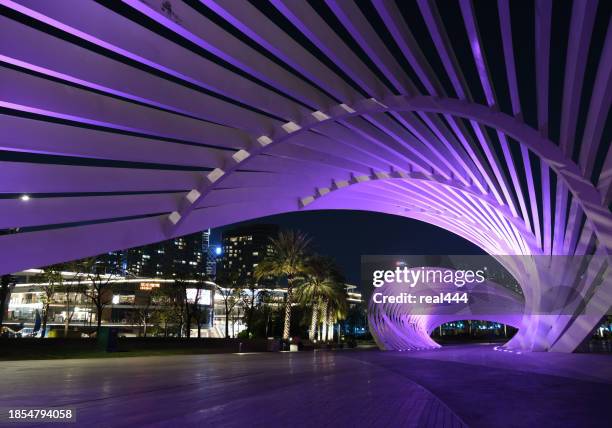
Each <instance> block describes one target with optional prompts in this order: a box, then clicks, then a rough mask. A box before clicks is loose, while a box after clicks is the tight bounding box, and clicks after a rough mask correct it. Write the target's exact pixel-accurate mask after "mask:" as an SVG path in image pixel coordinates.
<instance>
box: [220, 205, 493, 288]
mask: <svg viewBox="0 0 612 428" xmlns="http://www.w3.org/2000/svg"><path fill="white" fill-rule="evenodd" d="M261 223H266V224H278V225H279V226H280V227H281V228H286V229H297V230H301V231H302V232H305V233H307V234H308V235H309V236H310V237H311V238H312V240H313V249H314V250H315V251H316V252H318V253H320V254H325V255H328V256H332V257H334V258H335V259H336V261H337V262H338V264H339V266H340V267H341V269H342V271H343V273H344V274H345V275H346V278H347V281H348V282H349V283H352V284H359V272H360V260H361V255H365V254H442V255H444V254H484V252H483V251H482V250H481V249H480V248H479V247H477V246H475V245H474V244H472V243H470V242H468V241H466V240H465V239H463V238H461V237H459V236H457V235H455V234H453V233H451V232H448V231H446V230H443V229H440V228H439V227H436V226H433V225H430V224H427V223H423V222H421V221H418V220H413V219H409V218H405V217H399V216H393V215H388V214H379V213H373V212H365V211H349V210H334V211H308V212H295V213H288V214H280V215H275V216H270V217H263V218H260V219H256V220H252V221H247V222H243V223H236V224H233V225H229V226H225V227H222V228H217V229H214V230H213V231H212V242H213V243H219V242H220V241H221V234H222V232H223V230H227V229H231V228H234V227H236V226H238V225H241V226H242V225H248V224H261Z"/></svg>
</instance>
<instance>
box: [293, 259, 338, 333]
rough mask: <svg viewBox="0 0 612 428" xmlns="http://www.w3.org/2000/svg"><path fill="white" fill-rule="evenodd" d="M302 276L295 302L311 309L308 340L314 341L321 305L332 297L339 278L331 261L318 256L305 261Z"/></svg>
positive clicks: (336, 269)
mask: <svg viewBox="0 0 612 428" xmlns="http://www.w3.org/2000/svg"><path fill="white" fill-rule="evenodd" d="M303 275H304V278H303V280H301V281H300V283H299V285H298V286H297V287H296V290H295V291H296V300H297V301H298V302H300V303H301V304H303V305H304V306H310V307H311V309H312V319H311V322H310V331H309V333H308V336H309V339H310V340H315V339H316V337H317V329H318V325H319V316H320V313H321V310H322V309H323V308H322V306H323V303H324V302H327V301H329V299H331V298H333V297H334V294H335V293H336V292H337V287H336V284H337V283H338V282H339V279H340V277H341V276H340V273H339V271H338V268H337V267H336V265H335V263H334V261H333V259H331V258H329V257H324V256H319V255H313V256H310V257H309V258H308V259H307V260H306V262H305V263H304V272H303Z"/></svg>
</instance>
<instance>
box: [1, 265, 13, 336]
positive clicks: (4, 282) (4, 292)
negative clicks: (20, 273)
mask: <svg viewBox="0 0 612 428" xmlns="http://www.w3.org/2000/svg"><path fill="white" fill-rule="evenodd" d="M14 287H15V282H14V280H13V277H12V275H2V276H1V277H0V332H1V331H2V323H3V322H4V310H5V308H6V302H8V300H9V297H10V296H11V291H12V290H13V288H14Z"/></svg>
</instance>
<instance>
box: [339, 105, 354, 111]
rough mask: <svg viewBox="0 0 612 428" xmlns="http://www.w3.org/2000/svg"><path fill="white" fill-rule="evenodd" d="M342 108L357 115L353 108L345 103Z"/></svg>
mask: <svg viewBox="0 0 612 428" xmlns="http://www.w3.org/2000/svg"><path fill="white" fill-rule="evenodd" d="M340 107H342V109H343V110H344V111H346V112H347V113H355V110H353V109H352V108H351V107H349V106H347V105H346V104H344V103H342V104H340Z"/></svg>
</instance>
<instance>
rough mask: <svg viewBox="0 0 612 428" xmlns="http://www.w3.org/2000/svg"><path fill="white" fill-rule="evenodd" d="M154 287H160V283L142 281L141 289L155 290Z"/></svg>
mask: <svg viewBox="0 0 612 428" xmlns="http://www.w3.org/2000/svg"><path fill="white" fill-rule="evenodd" d="M154 288H159V284H158V283H156V282H141V283H140V289H141V290H148V291H150V290H153V289H154Z"/></svg>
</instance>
